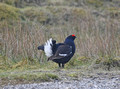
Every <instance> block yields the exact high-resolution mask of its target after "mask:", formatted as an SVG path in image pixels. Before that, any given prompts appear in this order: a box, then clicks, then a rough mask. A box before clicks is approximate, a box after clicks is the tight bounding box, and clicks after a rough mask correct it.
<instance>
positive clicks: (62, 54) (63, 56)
mask: <svg viewBox="0 0 120 89" xmlns="http://www.w3.org/2000/svg"><path fill="white" fill-rule="evenodd" d="M59 56H63V57H65V56H67V54H60V53H59Z"/></svg>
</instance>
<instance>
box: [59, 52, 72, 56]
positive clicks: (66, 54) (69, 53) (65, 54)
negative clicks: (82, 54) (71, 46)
mask: <svg viewBox="0 0 120 89" xmlns="http://www.w3.org/2000/svg"><path fill="white" fill-rule="evenodd" d="M71 53H72V52H70V53H69V54H71ZM59 56H63V57H65V56H67V54H60V53H59Z"/></svg>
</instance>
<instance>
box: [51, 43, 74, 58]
mask: <svg viewBox="0 0 120 89" xmlns="http://www.w3.org/2000/svg"><path fill="white" fill-rule="evenodd" d="M70 54H72V46H69V45H66V44H64V45H60V46H59V47H58V49H57V51H56V53H55V55H54V56H52V58H50V60H54V59H61V58H64V57H67V56H69V55H70Z"/></svg>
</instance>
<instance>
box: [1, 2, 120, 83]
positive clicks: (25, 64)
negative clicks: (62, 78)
mask: <svg viewBox="0 0 120 89" xmlns="http://www.w3.org/2000/svg"><path fill="white" fill-rule="evenodd" d="M69 34H75V35H76V36H77V39H76V40H75V44H76V48H77V50H76V53H75V55H74V57H73V58H72V59H71V61H70V62H69V63H68V64H67V65H66V68H65V70H66V69H67V70H68V69H72V70H73V71H75V70H76V69H77V70H81V69H83V71H84V70H85V69H86V70H88V69H94V70H95V69H96V70H98V69H102V70H106V71H107V70H109V71H113V70H116V71H119V70H120V0H0V72H1V73H0V76H1V80H2V79H3V81H2V82H0V84H6V83H8V82H10V81H8V80H10V79H11V81H12V79H13V78H14V81H15V82H16V81H17V80H19V82H20V81H21V79H24V80H29V81H30V80H33V79H35V80H40V81H41V80H46V81H48V80H50V79H51V78H53V79H54V78H55V79H56V78H58V76H57V75H55V74H48V73H47V74H46V73H45V74H42V75H41V74H38V73H37V74H33V73H30V74H29V73H25V74H24V76H23V74H20V75H19V76H18V74H16V72H18V71H22V73H23V72H24V71H26V70H29V71H32V70H36V69H41V70H42V69H43V70H49V71H51V70H54V69H56V68H57V65H56V64H55V63H52V62H47V61H46V60H47V58H46V56H45V54H44V53H43V52H41V51H39V50H37V47H38V46H39V45H41V44H44V42H45V41H46V40H47V39H49V38H51V37H52V38H53V39H55V40H57V42H63V41H64V39H65V38H66V37H67V36H68V35H69ZM10 73H13V74H10ZM28 76H29V78H28ZM30 76H32V77H30ZM41 76H42V77H41ZM43 76H44V77H43ZM69 76H74V77H76V76H77V75H76V74H71V75H69ZM42 78H43V79H42ZM5 79H6V81H5ZM22 82H23V80H22Z"/></svg>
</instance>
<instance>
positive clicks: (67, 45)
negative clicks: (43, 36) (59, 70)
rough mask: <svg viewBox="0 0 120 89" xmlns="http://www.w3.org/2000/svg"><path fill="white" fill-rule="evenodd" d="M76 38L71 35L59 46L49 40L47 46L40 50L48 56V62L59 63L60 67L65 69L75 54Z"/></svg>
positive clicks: (41, 47)
mask: <svg viewBox="0 0 120 89" xmlns="http://www.w3.org/2000/svg"><path fill="white" fill-rule="evenodd" d="M75 38H76V36H75V35H70V36H68V37H67V38H66V39H65V41H64V43H58V44H56V41H55V40H52V41H51V40H49V41H47V42H46V43H45V45H42V46H39V47H38V49H39V50H43V51H44V52H45V53H46V55H48V56H49V57H48V60H52V61H54V62H56V63H58V65H59V67H64V64H66V63H67V62H68V61H69V60H70V59H71V58H72V56H73V55H74V53H75V49H76V48H75V44H74V40H75ZM49 45H50V47H49ZM47 48H48V49H47ZM51 52H52V53H51ZM47 53H49V54H51V55H49V54H47Z"/></svg>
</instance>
